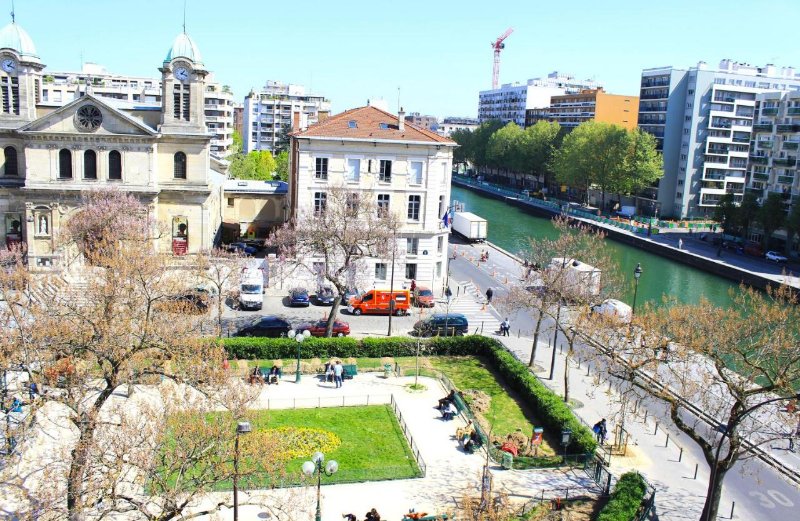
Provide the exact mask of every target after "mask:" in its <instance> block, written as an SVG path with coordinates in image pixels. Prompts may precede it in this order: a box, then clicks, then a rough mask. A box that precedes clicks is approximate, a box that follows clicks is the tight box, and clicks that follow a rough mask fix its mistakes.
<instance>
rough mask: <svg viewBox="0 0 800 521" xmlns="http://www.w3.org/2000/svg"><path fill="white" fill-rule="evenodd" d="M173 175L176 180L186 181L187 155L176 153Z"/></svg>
mask: <svg viewBox="0 0 800 521" xmlns="http://www.w3.org/2000/svg"><path fill="white" fill-rule="evenodd" d="M173 174H174V176H175V179H186V154H184V153H183V152H175V164H174V166H173Z"/></svg>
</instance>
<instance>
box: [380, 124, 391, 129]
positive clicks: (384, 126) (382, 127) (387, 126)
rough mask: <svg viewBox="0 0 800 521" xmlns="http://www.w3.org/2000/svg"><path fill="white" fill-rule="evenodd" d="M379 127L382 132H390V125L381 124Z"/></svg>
mask: <svg viewBox="0 0 800 521" xmlns="http://www.w3.org/2000/svg"><path fill="white" fill-rule="evenodd" d="M378 127H379V128H380V129H381V130H388V129H389V124H388V123H380V124H379V125H378Z"/></svg>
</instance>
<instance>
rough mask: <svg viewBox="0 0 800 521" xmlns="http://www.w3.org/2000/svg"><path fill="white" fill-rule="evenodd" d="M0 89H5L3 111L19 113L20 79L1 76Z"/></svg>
mask: <svg viewBox="0 0 800 521" xmlns="http://www.w3.org/2000/svg"><path fill="white" fill-rule="evenodd" d="M0 89H1V90H2V91H3V113H4V114H19V79H18V78H11V77H9V76H4V77H3V78H0Z"/></svg>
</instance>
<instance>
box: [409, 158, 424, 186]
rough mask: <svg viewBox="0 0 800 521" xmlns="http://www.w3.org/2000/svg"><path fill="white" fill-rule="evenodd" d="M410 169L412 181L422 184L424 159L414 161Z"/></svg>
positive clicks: (412, 182)
mask: <svg viewBox="0 0 800 521" xmlns="http://www.w3.org/2000/svg"><path fill="white" fill-rule="evenodd" d="M409 170H410V171H411V172H410V173H411V179H410V183H411V184H415V185H421V184H422V161H412V162H411V165H410V168H409Z"/></svg>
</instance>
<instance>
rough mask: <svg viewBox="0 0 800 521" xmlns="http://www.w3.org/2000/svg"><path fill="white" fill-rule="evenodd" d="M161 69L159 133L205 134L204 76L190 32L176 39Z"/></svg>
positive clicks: (200, 58)
mask: <svg viewBox="0 0 800 521" xmlns="http://www.w3.org/2000/svg"><path fill="white" fill-rule="evenodd" d="M159 71H161V127H160V130H161V132H166V133H178V134H206V133H207V132H208V131H207V129H206V118H205V78H206V76H207V75H208V71H207V70H206V68H205V66H204V65H203V59H202V57H201V56H200V50H199V49H198V48H197V46H196V45H195V43H194V41H192V39H191V38H189V35H188V34H186V33H185V32H184V33H181V34H179V35H178V37H177V38H175V42H174V43H173V44H172V47H171V48H170V50H169V52H167V57H166V58H164V63H163V65H162V66H161V68H159Z"/></svg>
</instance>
